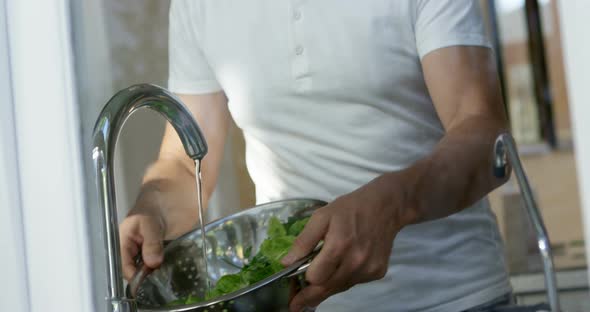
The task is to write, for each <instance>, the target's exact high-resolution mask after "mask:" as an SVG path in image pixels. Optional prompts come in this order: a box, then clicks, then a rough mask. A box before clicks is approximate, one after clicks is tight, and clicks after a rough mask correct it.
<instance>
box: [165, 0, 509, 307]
mask: <svg viewBox="0 0 590 312" xmlns="http://www.w3.org/2000/svg"><path fill="white" fill-rule="evenodd" d="M479 9H480V8H479V6H478V1H476V0H473V1H472V0H431V1H420V0H363V1H359V0H314V1H311V0H248V1H244V0H242V1H237V0H173V1H172V7H171V11H170V79H169V86H168V87H169V89H170V90H172V91H173V92H177V93H183V94H202V93H210V92H214V91H219V90H224V91H225V93H226V95H227V97H228V99H229V108H230V111H231V114H232V116H233V118H234V119H235V121H236V123H237V124H238V126H239V127H241V128H242V130H243V131H244V135H245V139H246V157H247V165H248V170H249V172H250V175H251V176H252V179H253V180H254V183H255V185H256V196H257V201H258V202H267V201H271V200H278V199H282V198H292V197H311V198H318V199H323V200H327V201H330V200H333V199H334V198H336V197H337V196H339V195H342V194H345V193H348V192H351V191H353V190H354V189H356V188H358V187H360V186H361V185H363V184H365V183H367V182H369V181H370V180H371V179H373V178H375V177H377V176H378V175H381V174H383V173H385V172H389V171H395V170H399V169H402V168H405V167H408V166H410V165H412V164H413V163H414V162H415V161H416V160H418V159H420V158H422V157H424V156H426V155H428V154H429V153H430V152H431V151H432V150H433V148H434V146H435V145H436V144H437V142H438V141H439V140H440V139H441V137H442V136H443V135H444V129H443V127H442V125H441V122H440V120H439V118H438V116H437V114H436V112H435V109H434V107H433V103H432V100H431V98H430V96H429V94H428V90H427V88H426V85H425V82H424V77H423V73H422V68H421V63H420V60H421V59H422V58H423V57H424V56H425V55H426V54H428V53H429V52H431V51H433V50H435V49H439V48H444V47H448V46H455V45H475V46H486V47H487V46H488V41H487V39H486V36H485V30H484V26H483V23H482V20H481V16H480V11H479ZM448 74H449V75H452V74H453V73H452V72H450V73H448ZM510 290H511V288H510V285H509V282H508V278H507V274H506V270H505V265H504V259H503V249H502V244H501V240H500V236H499V234H498V229H497V225H496V220H495V217H494V215H493V214H492V213H491V211H490V209H489V205H488V202H487V200H482V201H480V202H479V203H477V204H476V205H474V206H473V207H471V208H469V209H466V210H464V211H462V212H460V213H457V214H454V215H452V216H450V217H448V218H445V219H441V220H437V221H432V222H427V223H423V224H419V225H414V226H409V227H407V228H405V229H403V230H402V231H401V233H399V235H398V236H397V237H396V239H395V242H394V248H393V252H392V254H391V258H390V268H389V271H388V273H387V275H386V276H385V278H383V279H381V280H379V281H375V282H371V283H367V284H362V285H357V286H355V287H353V288H351V289H350V290H349V291H347V292H345V293H342V294H338V295H336V296H333V297H331V298H330V299H329V300H327V301H326V302H325V303H323V304H322V305H320V307H319V308H318V311H320V312H325V311H334V312H343V311H461V310H463V309H467V308H470V307H473V306H476V305H479V304H481V303H484V302H486V301H489V300H492V299H494V298H496V297H498V296H501V295H503V294H505V293H508V292H510Z"/></svg>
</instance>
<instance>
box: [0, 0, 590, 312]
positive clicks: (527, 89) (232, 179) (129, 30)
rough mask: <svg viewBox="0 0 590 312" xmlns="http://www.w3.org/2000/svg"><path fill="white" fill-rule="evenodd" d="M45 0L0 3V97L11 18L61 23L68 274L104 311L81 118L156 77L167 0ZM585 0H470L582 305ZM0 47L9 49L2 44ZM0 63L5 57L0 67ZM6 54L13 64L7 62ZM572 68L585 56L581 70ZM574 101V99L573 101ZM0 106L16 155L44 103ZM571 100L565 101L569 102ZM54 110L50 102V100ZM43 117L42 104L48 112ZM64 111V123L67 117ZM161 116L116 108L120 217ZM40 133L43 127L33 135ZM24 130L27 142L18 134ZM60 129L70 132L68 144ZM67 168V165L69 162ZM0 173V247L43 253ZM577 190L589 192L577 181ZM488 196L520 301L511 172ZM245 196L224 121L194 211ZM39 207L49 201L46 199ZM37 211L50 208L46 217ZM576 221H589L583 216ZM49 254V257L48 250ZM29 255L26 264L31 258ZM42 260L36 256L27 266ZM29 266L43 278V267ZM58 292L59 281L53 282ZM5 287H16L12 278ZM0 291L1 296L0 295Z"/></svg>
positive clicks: (566, 286) (534, 288)
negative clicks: (42, 1) (208, 182)
mask: <svg viewBox="0 0 590 312" xmlns="http://www.w3.org/2000/svg"><path fill="white" fill-rule="evenodd" d="M25 2H26V1H25ZM50 2H53V1H50ZM57 2H60V3H62V4H61V6H53V7H51V8H47V11H43V10H41V9H42V8H38V7H36V8H35V9H36V10H39V11H42V12H44V13H43V14H47V15H49V16H51V14H55V15H54V19H53V20H46V18H47V17H45V19H43V18H42V17H41V15H42V14H41V13H40V12H39V13H38V15H31V14H33V13H28V9H30V8H31V6H29V7H27V5H25V4H16V0H15V1H10V0H2V1H0V4H2V6H3V8H2V12H1V13H2V14H0V25H1V26H0V47H2V43H3V42H5V43H7V45H6V47H3V51H2V53H4V54H1V53H0V65H2V66H6V71H5V68H4V67H0V74H4V73H9V72H12V73H13V74H12V75H10V74H6V77H4V78H2V79H4V80H2V79H0V88H2V87H3V84H2V83H4V84H5V85H6V86H8V88H6V89H0V90H2V92H1V94H3V95H7V96H6V97H7V98H11V99H12V100H13V102H14V103H16V102H18V101H19V100H23V101H24V100H26V99H27V97H26V96H25V95H27V96H32V95H28V94H29V93H35V92H37V91H35V90H36V89H35V88H36V87H35V86H30V87H27V88H24V87H20V89H19V81H24V79H25V78H26V77H25V76H24V75H23V77H19V74H15V71H16V69H15V67H17V66H19V65H18V62H24V61H22V60H21V59H20V57H19V56H15V54H14V50H15V49H19V48H21V49H23V51H25V50H27V45H26V39H18V38H25V37H20V36H26V34H20V33H18V31H19V30H22V29H25V24H26V22H25V21H19V18H23V19H25V20H26V18H27V17H31V16H32V17H33V18H39V19H40V20H41V21H47V22H48V23H50V25H57V26H56V27H57V29H59V30H61V31H63V32H64V33H65V34H66V39H63V38H61V39H60V38H56V40H58V41H59V40H67V42H68V43H69V46H70V49H68V48H65V50H64V49H62V51H66V52H65V53H66V54H67V59H68V60H70V61H71V66H65V67H66V72H67V73H68V75H66V76H64V77H66V79H67V78H68V77H69V79H71V80H72V84H71V85H67V87H69V88H71V92H70V93H67V92H66V94H67V95H66V97H67V98H69V99H70V102H71V103H70V104H67V105H68V106H66V109H68V110H69V111H70V112H71V114H72V115H71V116H70V118H71V119H70V121H69V122H70V123H67V122H66V124H69V125H73V127H74V129H76V130H79V133H78V134H76V135H75V136H74V137H73V138H69V139H68V140H69V141H66V142H69V144H70V145H66V146H65V147H64V149H66V150H67V148H68V146H69V147H70V148H71V149H72V148H78V149H79V150H81V156H80V157H79V158H77V157H76V156H72V159H73V160H74V161H75V162H77V163H78V164H77V165H76V164H72V166H73V168H74V171H75V172H74V173H73V176H76V177H78V178H74V180H72V181H69V182H68V183H73V184H76V185H78V186H77V187H78V188H79V190H78V191H79V192H80V193H81V195H79V196H78V199H77V201H76V202H73V203H72V202H70V203H69V204H68V205H70V206H71V207H72V208H71V209H78V208H76V207H78V206H83V207H85V208H84V211H86V212H85V213H84V214H82V215H81V216H79V217H78V218H77V219H73V220H71V221H72V222H83V223H84V224H86V226H87V228H86V227H84V226H82V228H77V229H75V231H77V232H75V233H77V234H79V235H80V236H81V237H83V238H84V239H85V240H87V241H90V242H91V243H90V245H89V247H87V248H85V247H80V246H79V245H80V242H78V241H72V242H71V243H72V244H74V245H76V244H77V245H76V246H78V247H77V248H78V249H76V250H79V251H82V252H84V253H85V255H86V257H87V259H88V261H89V262H88V264H87V266H86V267H82V268H79V270H81V271H84V270H87V271H88V272H89V274H88V275H84V274H83V273H82V274H81V275H80V276H74V277H72V279H74V280H79V279H82V280H86V281H85V282H82V283H83V284H84V283H86V285H87V286H86V287H88V289H90V290H91V291H92V295H90V297H89V298H87V299H80V300H81V301H82V303H81V304H82V305H83V304H84V303H83V302H86V304H87V305H90V306H92V308H96V311H104V309H105V308H104V305H105V302H104V300H102V298H104V289H105V287H106V286H105V279H104V272H105V263H104V259H103V258H104V255H103V249H104V248H103V242H102V238H101V236H100V235H101V233H100V227H101V224H100V222H99V220H100V219H101V218H102V216H101V211H100V210H99V209H98V204H97V202H98V198H97V195H96V190H95V185H94V168H93V165H92V162H91V157H90V146H91V142H90V138H91V133H92V128H93V126H94V122H95V120H96V117H97V116H98V113H99V111H100V109H101V108H102V106H103V105H104V104H105V103H106V102H107V101H108V99H109V98H110V96H112V95H113V94H114V93H115V92H116V91H117V90H120V89H122V88H125V87H127V86H130V85H132V84H136V83H144V82H148V83H154V84H157V85H160V86H164V87H165V86H166V81H167V72H168V64H167V60H168V56H167V43H168V7H169V1H168V0H127V1H116V0H101V1H57ZM589 4H590V2H589V1H585V0H580V1H576V0H572V1H570V0H567V1H566V0H489V1H486V0H481V7H482V10H483V14H484V17H485V20H486V24H487V26H488V32H489V36H490V39H491V40H492V42H493V43H494V48H495V50H496V56H497V63H498V68H499V70H500V74H501V82H502V85H503V96H504V99H505V103H506V109H507V111H508V112H509V118H510V124H511V127H512V131H513V135H514V136H515V138H516V140H517V143H518V145H519V149H520V152H521V157H522V160H523V162H524V166H525V169H526V170H527V173H528V175H529V179H530V181H531V183H532V186H533V189H534V192H535V194H536V197H537V200H538V203H539V206H540V209H541V211H542V214H543V217H544V220H545V223H546V226H547V228H548V231H549V235H550V238H551V240H552V245H553V248H554V252H555V255H554V256H555V258H554V260H555V265H556V268H557V270H558V272H559V273H558V284H559V286H560V294H561V298H562V305H563V308H564V311H590V296H589V292H588V290H589V288H588V275H587V259H588V255H587V254H586V251H587V250H588V249H587V247H585V246H587V245H586V244H585V239H584V233H585V227H586V228H587V227H590V223H586V224H585V225H584V213H583V207H585V209H587V210H586V211H587V212H586V214H587V215H590V207H588V206H584V202H583V200H584V198H583V196H581V195H583V193H584V192H582V191H581V190H583V189H584V188H583V185H581V184H579V183H583V181H585V180H584V179H588V178H590V177H589V176H585V177H583V175H584V172H585V171H584V170H583V169H584V168H585V167H584V168H582V167H581V166H583V164H582V162H581V161H580V160H582V159H587V158H583V157H582V156H583V155H586V154H582V155H581V154H580V153H585V152H584V150H583V149H587V148H589V147H587V146H586V145H589V144H590V142H589V141H588V140H587V139H585V138H586V137H587V136H588V135H590V132H588V131H586V132H584V129H585V128H586V126H585V124H583V122H580V120H584V118H583V117H581V115H579V114H583V109H585V108H583V106H584V105H588V104H590V102H588V100H590V98H589V97H588V96H585V94H586V93H585V90H584V86H588V85H590V76H588V75H583V73H584V72H588V70H590V68H589V67H588V55H590V54H586V55H585V56H583V59H582V58H581V57H580V55H581V52H580V51H588V49H590V48H589V47H588V44H589V43H588V42H584V41H588V39H587V36H586V35H585V32H586V30H587V29H590V21H585V19H584V18H583V14H586V15H587V12H589V9H590V5H589ZM584 12H586V13H584ZM35 14H37V13H35ZM7 34H8V36H7ZM17 37H18V38H17ZM584 38H586V40H584ZM53 42H55V41H53ZM62 44H63V42H62ZM43 47H44V46H43ZM62 48H63V45H62ZM578 49H581V50H578ZM583 49H586V50H583ZM58 50H59V49H58ZM10 51H12V54H11V53H9V52H10ZM27 51H28V50H27ZM23 53H24V52H23ZM27 53H28V52H27ZM56 53H58V54H56V55H55V57H56V58H55V59H61V57H60V55H59V52H56ZM19 55H20V54H19ZM11 62H12V63H13V65H12V68H11V69H9V66H10V64H11ZM15 62H16V63H17V65H14V63H15ZM23 64H24V65H22V66H25V67H26V64H25V63H23ZM584 65H586V67H583V66H584ZM62 69H63V67H62ZM584 69H585V71H584ZM576 70H577V71H576ZM32 75H34V74H32ZM19 79H20V80H19ZM58 80H59V79H58ZM10 89H12V91H10ZM584 100H586V101H587V102H585V103H583V101H584ZM3 105H4V104H3ZM10 105H11V104H10V103H8V104H6V106H3V111H2V115H0V120H2V121H5V120H9V119H10V120H12V126H11V127H10V124H11V123H10V122H8V123H6V122H5V125H4V126H3V127H4V128H2V129H3V131H4V132H3V134H2V139H3V141H2V142H0V143H2V145H3V146H4V147H5V150H4V154H3V155H5V156H6V155H8V154H7V153H8V152H7V151H10V150H13V149H16V150H19V151H20V154H21V155H25V154H26V153H27V152H29V153H32V152H31V151H26V150H25V151H21V149H23V148H24V147H22V146H24V144H26V143H22V144H21V143H20V141H19V140H20V139H19V138H20V137H21V136H22V133H23V132H26V131H43V127H41V126H40V124H42V123H44V121H43V119H39V120H38V121H34V119H33V120H31V121H29V120H30V119H28V117H22V116H25V114H27V112H29V113H32V111H33V110H34V107H35V105H39V106H42V105H53V104H52V103H51V102H47V103H40V102H37V101H35V103H34V104H30V105H31V107H30V110H26V109H25V108H12V109H11V108H10V107H9V106H10ZM14 105H16V104H14ZM64 105H66V104H64ZM575 105H578V107H579V108H577V109H578V110H577V111H576V110H575V109H576V108H575V107H576V106H575ZM4 109H6V110H4ZM55 109H56V110H57V109H58V107H56V108H55ZM35 114H42V113H41V112H37V113H35ZM48 114H51V112H49V111H48ZM577 114H578V115H577ZM11 116H12V117H11ZM19 116H21V117H19ZM585 116H588V115H585ZM576 117H577V120H578V121H577V123H576ZM39 118H41V117H39ZM586 119H587V118H586ZM19 120H20V121H23V122H25V121H26V122H28V126H27V128H26V129H29V130H26V129H25V128H24V126H20V125H19ZM72 120H75V121H73V122H72ZM7 124H8V126H7ZM7 127H8V128H7ZM163 127H164V121H163V120H162V119H161V118H160V117H159V116H157V115H155V114H154V113H151V112H149V111H140V112H138V113H137V114H135V115H133V116H132V117H131V118H130V119H129V121H128V122H127V123H126V125H125V128H124V130H123V131H122V134H121V137H120V139H119V141H118V146H117V151H116V153H117V159H116V164H115V165H116V182H117V186H116V187H117V196H118V197H117V204H118V207H119V213H120V215H121V216H123V215H125V214H126V209H127V208H129V207H131V206H132V205H133V203H134V200H135V198H136V196H137V192H138V190H139V185H140V181H141V178H142V176H143V173H144V171H145V169H146V167H147V166H148V164H149V163H151V162H152V161H153V160H155V157H156V156H157V151H158V149H159V144H160V142H161V138H162V134H163ZM33 129H37V130H33ZM64 131H65V130H64ZM51 138H52V137H51V136H50V134H49V133H48V134H47V136H45V137H43V138H42V140H49V139H51ZM29 140H34V139H32V138H31V137H29ZM37 140H39V137H37ZM71 140H74V141H75V142H73V143H72V142H71ZM25 142H26V141H25ZM35 142H36V141H35ZM580 142H586V144H585V145H584V146H581V145H579V144H580ZM19 144H20V145H21V146H19ZM56 144H59V143H56ZM0 151H3V150H0ZM79 153H80V152H79ZM74 154H75V152H74ZM21 155H16V156H14V158H13V159H12V160H11V158H7V157H4V158H0V160H3V163H2V164H3V166H4V167H0V169H2V168H3V169H5V170H4V171H2V170H0V175H2V174H3V172H4V173H7V174H8V175H12V176H13V177H17V178H18V177H19V176H20V175H21V174H25V175H26V174H27V173H26V172H24V173H23V172H22V170H21V171H20V172H19V171H18V170H17V169H14V170H13V171H10V170H12V169H10V168H13V167H15V166H17V167H18V166H19V164H20V166H23V164H24V163H26V162H27V161H30V162H33V160H21V159H20V158H21V157H22V156H21ZM70 155H71V154H70ZM576 160H577V161H576ZM10 164H12V165H15V166H12V165H10ZM76 166H78V169H75V168H76ZM39 170H42V169H39ZM25 171H26V170H25ZM76 179H77V180H76ZM4 181H5V182H4V184H3V183H2V181H1V180H0V195H3V194H4V197H0V205H10V207H13V208H14V207H15V206H14V205H15V204H16V205H20V206H22V207H23V211H22V212H14V211H12V212H10V211H8V210H10V209H7V210H6V211H4V209H3V211H4V212H3V213H6V216H5V217H6V218H4V220H5V222H6V223H7V224H8V223H9V222H11V223H10V224H12V221H15V220H16V222H17V223H18V222H20V223H21V224H22V225H23V226H22V228H20V227H19V226H14V225H10V227H9V226H8V225H7V226H6V227H4V231H6V232H7V233H8V232H9V231H10V229H11V228H15V230H14V233H17V235H16V236H17V238H15V239H16V240H17V241H18V236H19V234H18V233H21V234H22V235H21V238H20V239H21V240H22V241H23V244H24V245H25V246H26V247H24V249H22V250H20V249H19V248H21V247H18V246H17V245H18V244H16V243H12V244H6V246H5V247H6V248H13V254H12V255H13V256H14V257H17V258H18V257H24V258H26V259H29V258H30V257H32V256H33V255H41V256H45V254H43V253H39V252H38V251H34V250H33V248H35V247H34V246H35V244H41V241H42V239H41V236H42V234H40V233H39V232H38V231H37V232H35V230H34V229H33V226H28V227H27V225H28V224H29V225H30V224H31V222H32V221H28V220H29V219H32V218H39V215H38V214H36V213H37V211H38V209H41V208H40V207H39V206H40V205H41V203H38V202H30V199H29V198H30V197H27V192H30V193H29V194H31V196H34V194H35V193H34V190H33V191H27V187H28V186H27V184H26V182H27V181H28V180H27V178H26V176H25V177H20V184H19V185H20V186H18V185H17V186H14V185H13V183H11V182H10V181H12V180H9V178H6V179H5V180H4ZM6 181H8V182H6ZM581 181H582V182H581ZM45 185H47V184H45ZM3 187H6V189H8V191H5V193H2V191H1V190H2V189H3ZM38 187H42V186H38ZM586 190H587V191H588V190H590V189H588V187H586ZM76 191H77V189H70V192H72V193H73V192H76ZM16 193H20V194H21V195H20V196H16V197H14V196H13V197H14V198H13V197H9V196H11V195H10V194H16ZM68 194H71V193H65V194H64V195H63V196H66V197H67V196H68ZM220 194H223V196H221V195H220ZM490 198H491V201H492V206H493V210H494V211H495V213H496V215H497V217H498V221H499V224H500V227H501V231H502V234H503V236H504V240H505V246H506V248H505V249H506V256H507V259H508V265H509V270H510V273H511V276H512V284H513V286H514V288H515V293H516V294H517V296H518V298H519V300H520V301H521V302H525V303H527V302H530V303H533V302H537V301H541V300H544V299H543V295H544V290H543V277H542V272H541V262H540V258H539V255H538V251H537V246H536V241H535V239H534V236H533V234H532V231H531V228H530V226H529V225H528V222H527V219H526V214H525V213H524V210H523V209H522V205H523V203H522V199H521V197H520V195H519V192H518V187H517V185H516V182H515V181H510V182H509V183H508V184H506V185H504V186H503V187H501V188H499V189H498V190H496V191H494V192H493V193H492V194H491V195H490ZM31 200H32V199H31ZM254 202H255V198H254V185H253V184H252V182H251V180H250V178H249V176H248V172H247V170H246V166H245V161H244V141H243V138H242V134H241V132H240V130H239V129H238V128H237V127H236V126H235V125H234V126H232V130H231V131H230V140H228V143H227V146H226V149H225V157H224V160H223V164H222V170H221V177H220V179H219V182H218V185H217V188H216V192H215V195H214V196H213V198H212V200H211V202H210V207H209V210H208V215H207V219H209V220H213V219H217V218H220V217H222V216H224V215H228V214H230V213H232V212H235V211H237V210H239V209H244V208H247V207H251V206H253V205H254ZM66 206H67V205H66ZM27 207H28V208H27ZM3 208H5V207H3ZM14 209H16V208H14ZM27 209H28V210H27ZM47 209H58V208H54V207H47ZM64 213H67V211H66V212H64ZM0 216H2V215H0ZM48 218H54V217H53V216H48ZM2 219H3V218H0V220H2ZM35 220H37V219H35ZM81 220H82V221H81ZM586 220H589V219H588V216H586ZM35 222H39V223H33V224H35V225H36V226H38V227H39V228H43V227H44V226H45V229H46V230H47V232H51V231H52V230H51V228H52V227H49V226H46V225H44V224H43V223H41V221H35ZM56 222H62V223H61V224H63V225H64V226H66V227H67V226H68V222H67V221H64V220H56ZM0 228H2V223H0ZM586 231H589V230H588V229H587V230H586ZM589 232H590V231H589ZM68 233H69V234H68ZM72 233H73V232H64V233H63V235H64V237H66V239H68V238H69V237H70V236H69V235H72ZM7 235H8V234H7ZM35 237H38V239H37V241H35V242H33V243H32V244H30V245H28V246H27V245H26V244H25V243H26V242H27V240H29V239H31V238H35ZM54 243H55V242H54ZM3 244H4V242H3ZM75 256H76V255H75V254H74V257H75ZM55 261H58V260H57V258H56V260H55ZM17 262H18V261H17V260H15V264H14V265H17V266H18V267H20V270H23V272H25V275H28V276H29V277H30V276H31V275H32V274H36V273H35V272H42V271H43V269H41V268H39V269H31V268H30V267H27V265H23V264H22V263H21V264H18V263H17ZM29 262H30V265H35V264H36V263H37V262H35V261H29ZM42 265H43V264H41V263H39V264H38V266H40V267H41V266H42ZM17 271H18V270H17ZM39 274H45V275H46V276H50V275H47V273H46V272H45V273H39ZM47 278H49V277H47ZM15 279H18V277H15ZM22 283H24V286H23V287H25V288H26V289H27V291H26V293H27V295H25V297H26V298H29V299H30V298H39V297H36V296H41V297H43V295H38V291H37V292H36V291H35V289H36V288H35V286H32V285H31V283H32V282H31V281H29V282H28V283H27V282H26V281H25V282H22ZM0 289H2V286H0ZM65 289H66V290H67V287H66V288H65ZM83 289H85V288H83ZM12 291H16V292H18V289H17V290H14V289H13V290H12ZM1 293H4V295H6V294H7V293H6V292H2V291H0V296H1ZM69 295H71V294H69V293H67V291H66V294H65V295H64V296H69ZM0 298H1V299H2V300H0V302H2V301H3V299H4V298H3V297H0ZM85 300H86V301H85ZM25 301H28V302H29V304H28V305H30V306H29V308H30V309H31V310H35V309H39V308H40V307H39V306H38V307H37V308H35V303H30V302H33V301H32V299H31V300H25ZM25 305H27V304H26V303H25ZM0 306H1V305H0ZM25 310H26V309H25ZM64 311H65V310H64Z"/></svg>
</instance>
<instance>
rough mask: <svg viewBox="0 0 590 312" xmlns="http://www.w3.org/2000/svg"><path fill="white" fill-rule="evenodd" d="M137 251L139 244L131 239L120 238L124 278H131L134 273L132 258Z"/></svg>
mask: <svg viewBox="0 0 590 312" xmlns="http://www.w3.org/2000/svg"><path fill="white" fill-rule="evenodd" d="M138 252H139V245H138V244H137V243H135V242H134V241H133V240H131V239H125V238H122V241H121V261H122V266H123V276H124V277H125V279H126V280H128V281H129V280H131V278H132V277H133V275H135V261H134V260H133V258H134V257H135V256H136V255H137V253H138Z"/></svg>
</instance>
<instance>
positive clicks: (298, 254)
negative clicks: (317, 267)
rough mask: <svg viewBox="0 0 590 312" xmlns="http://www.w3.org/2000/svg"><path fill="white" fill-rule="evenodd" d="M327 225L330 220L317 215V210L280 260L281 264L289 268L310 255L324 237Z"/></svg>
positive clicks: (319, 214) (320, 214)
mask: <svg viewBox="0 0 590 312" xmlns="http://www.w3.org/2000/svg"><path fill="white" fill-rule="evenodd" d="M320 209H321V208H320ZM329 223H330V218H329V217H328V216H326V215H324V214H322V213H319V210H318V212H316V213H314V214H313V215H312V216H311V218H310V219H309V222H307V224H306V225H305V227H304V228H303V231H302V232H301V234H299V236H297V239H295V242H294V243H293V247H292V248H291V250H290V251H289V253H288V254H287V255H286V256H285V257H284V258H283V259H282V260H281V264H282V265H284V266H289V265H291V264H293V262H295V261H297V260H299V259H301V258H303V257H305V256H307V255H308V254H309V253H311V252H312V251H313V250H314V248H315V247H316V246H317V244H318V243H319V241H320V240H322V239H323V238H324V236H325V235H326V232H327V231H328V224H329Z"/></svg>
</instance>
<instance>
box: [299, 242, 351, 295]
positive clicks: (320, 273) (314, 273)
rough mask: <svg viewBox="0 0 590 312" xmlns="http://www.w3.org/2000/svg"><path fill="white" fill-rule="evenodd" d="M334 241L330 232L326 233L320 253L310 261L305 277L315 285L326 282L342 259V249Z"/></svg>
mask: <svg viewBox="0 0 590 312" xmlns="http://www.w3.org/2000/svg"><path fill="white" fill-rule="evenodd" d="M335 242H336V241H335V240H333V239H331V237H330V232H328V234H326V239H325V242H324V247H322V250H321V251H320V253H319V254H318V255H317V256H316V257H315V259H313V261H311V264H310V265H309V268H308V269H307V272H306V273H305V279H306V280H307V281H308V282H309V283H311V284H315V285H320V284H323V283H324V282H326V281H327V280H328V279H330V277H331V276H332V275H333V274H334V273H335V272H336V270H337V269H338V267H339V266H340V264H341V262H342V261H343V260H342V254H343V252H344V250H341V249H340V247H339V246H338V244H336V243H335Z"/></svg>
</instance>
